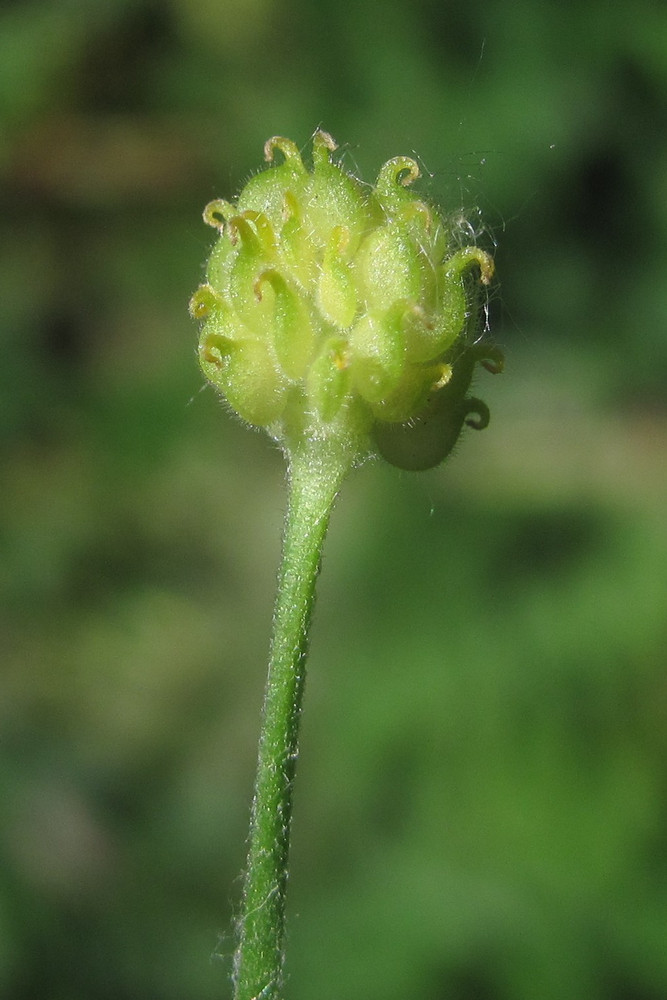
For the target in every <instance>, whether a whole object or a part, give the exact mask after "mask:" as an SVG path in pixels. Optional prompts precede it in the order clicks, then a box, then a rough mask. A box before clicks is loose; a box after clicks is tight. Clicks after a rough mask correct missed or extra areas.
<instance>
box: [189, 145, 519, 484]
mask: <svg viewBox="0 0 667 1000" xmlns="http://www.w3.org/2000/svg"><path fill="white" fill-rule="evenodd" d="M335 149H336V143H335V142H334V140H333V139H332V138H331V136H330V135H329V134H328V133H326V132H323V131H317V132H316V133H315V135H314V137H313V156H312V158H313V166H312V169H311V170H309V169H307V167H306V166H305V165H304V162H303V160H302V157H301V154H300V153H299V150H298V148H297V146H296V145H295V144H294V143H293V142H292V141H291V140H289V139H284V138H280V137H274V138H272V139H269V140H268V142H267V143H266V145H265V150H264V152H265V158H266V160H267V161H268V162H269V164H270V166H269V167H268V168H267V169H266V170H264V171H262V172H260V173H258V174H257V175H255V176H254V177H252V178H251V179H250V181H249V182H248V183H247V184H246V186H245V188H244V189H243V191H242V192H241V195H240V197H239V198H238V201H237V202H236V204H231V203H229V202H226V201H222V200H216V201H213V202H211V203H210V204H209V205H207V206H206V208H205V210H204V220H205V221H206V222H207V223H208V224H209V225H212V226H214V227H215V228H216V229H217V230H218V231H219V233H220V235H219V238H218V241H217V243H216V245H215V246H214V248H213V251H212V253H211V257H210V259H209V262H208V267H207V271H206V282H205V283H204V284H202V285H201V286H200V287H199V288H198V289H197V291H196V292H195V294H194V295H193V297H192V299H191V302H190V312H191V314H192V316H193V317H194V318H196V319H199V320H202V321H203V323H202V329H201V335H200V339H199V360H200V364H201V367H202V370H203V372H204V375H205V376H206V378H207V379H208V380H209V381H210V382H211V383H212V384H213V385H214V386H215V387H216V389H218V390H219V391H220V393H221V394H222V396H223V397H224V398H225V400H226V401H227V403H228V404H229V406H230V407H231V408H232V410H234V411H235V412H236V413H237V414H238V415H239V416H240V417H242V418H243V419H244V420H246V421H248V423H250V424H253V425H255V426H259V427H264V428H266V430H267V431H268V432H269V433H270V434H271V435H272V437H274V438H275V439H276V440H277V441H278V442H279V443H280V444H281V445H282V446H283V447H285V448H286V449H287V450H289V448H290V447H291V446H292V444H293V442H294V441H295V440H298V439H299V437H303V436H304V435H305V436H308V437H310V438H312V439H330V438H332V437H336V436H337V437H340V438H344V439H345V441H346V442H347V445H346V447H348V448H349V449H351V450H353V451H354V452H355V461H359V460H362V459H363V458H365V457H367V455H369V454H372V453H373V452H376V451H379V452H380V453H381V454H382V455H383V456H384V457H385V458H386V459H387V460H388V461H390V462H392V463H393V464H394V465H397V466H399V467H401V468H407V469H425V468H431V467H432V466H434V465H437V464H438V463H439V462H441V461H442V460H443V459H444V458H445V457H446V455H447V454H448V453H449V452H450V451H451V449H452V447H453V446H454V444H455V442H456V440H457V438H458V436H459V434H460V431H461V428H462V426H463V424H464V423H466V422H467V423H469V424H470V425H471V426H474V427H477V428H481V427H485V426H486V425H487V423H488V419H489V413H488V409H487V407H486V406H485V405H484V404H483V403H482V402H481V401H480V400H478V399H475V398H471V397H468V395H467V393H468V389H469V386H470V382H471V378H472V375H473V371H474V368H475V365H476V363H477V362H481V363H482V364H484V365H485V367H487V368H488V369H489V370H490V371H494V372H495V371H500V370H501V369H502V362H503V359H502V355H501V353H500V351H499V350H498V349H497V348H495V347H493V346H489V345H486V344H480V343H475V342H474V337H473V336H471V331H473V332H476V331H477V329H478V327H479V314H480V310H481V307H482V298H481V296H480V294H479V288H480V285H488V284H489V282H490V281H491V278H492V276H493V270H494V268H493V261H492V259H491V257H490V256H489V255H488V254H487V253H485V252H484V251H483V250H481V249H479V248H478V247H476V246H464V247H461V245H460V241H459V242H457V241H456V239H455V238H454V235H453V233H452V232H451V227H449V226H448V224H447V222H446V220H445V219H444V218H443V217H442V216H441V215H440V214H439V213H438V212H437V211H436V210H435V209H434V208H433V207H432V206H431V205H429V204H428V203H427V202H425V201H424V200H422V199H421V198H419V197H418V196H416V195H415V194H413V193H412V191H411V190H410V189H409V188H410V185H411V184H412V182H413V181H415V180H416V179H417V177H418V176H419V168H418V166H417V164H416V162H415V161H414V160H412V159H410V158H408V157H405V156H399V157H395V158H394V159H392V160H389V161H388V162H387V163H385V164H384V166H383V167H382V169H381V170H380V173H379V175H378V178H377V181H376V183H375V186H374V187H370V186H368V185H364V184H362V183H361V182H360V181H359V180H357V179H356V178H355V177H353V176H351V175H350V174H349V173H347V172H346V171H345V170H344V169H343V168H342V167H341V166H340V165H339V164H338V163H337V162H335V161H334V160H333V159H332V153H333V151H334V150H335ZM276 151H279V152H280V154H282V162H280V163H278V164H275V163H274V162H273V161H274V156H275V153H276Z"/></svg>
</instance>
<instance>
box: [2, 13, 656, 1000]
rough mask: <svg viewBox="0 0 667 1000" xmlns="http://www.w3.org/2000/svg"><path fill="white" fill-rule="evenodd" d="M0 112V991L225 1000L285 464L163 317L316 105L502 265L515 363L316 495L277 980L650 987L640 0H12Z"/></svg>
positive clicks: (428, 986)
mask: <svg viewBox="0 0 667 1000" xmlns="http://www.w3.org/2000/svg"><path fill="white" fill-rule="evenodd" d="M0 118H1V125H2V142H1V146H0V201H1V204H2V213H1V220H0V226H1V242H0V254H1V258H2V266H1V267H0V342H1V352H2V357H1V363H0V413H1V421H0V433H1V435H2V444H1V447H2V479H3V485H2V491H1V495H0V510H1V514H2V517H1V522H2V528H1V532H2V534H1V545H0V578H1V585H2V612H1V615H2V639H1V644H2V650H1V655H2V662H1V666H0V713H1V715H0V782H1V788H2V821H1V823H0V996H2V997H3V998H4V1000H34V998H40V1000H106V998H109V1000H112V998H113V1000H172V998H173V1000H177V998H178V1000H184V998H186V997H187V998H188V1000H209V998H211V1000H212V998H218V997H226V996H229V984H228V974H229V969H230V959H229V956H230V954H231V951H232V948H233V942H232V939H231V935H230V927H231V922H232V914H233V909H234V906H235V904H236V902H237V900H238V894H239V888H240V883H239V872H240V871H241V868H242V866H243V862H244V853H245V847H244V841H245V836H246V825H247V817H248V807H249V800H250V792H251V785H252V778H253V772H254V762H255V740H256V735H257V729H258V717H259V709H260V704H261V697H262V689H263V684H264V671H265V658H266V650H267V643H268V634H269V629H270V621H271V607H272V601H273V589H274V580H275V572H276V566H277V559H278V554H279V535H280V527H281V518H282V508H283V502H284V490H283V470H282V461H281V458H280V456H279V454H278V453H277V451H276V449H275V448H274V447H272V446H271V444H270V443H269V442H268V441H267V440H265V439H264V438H262V437H261V436H260V435H257V434H254V433H251V432H250V431H248V430H246V429H244V428H243V427H241V426H240V425H238V424H236V423H234V422H233V421H232V420H231V419H230V418H229V417H227V416H226V414H225V413H224V411H223V409H222V408H221V406H220V405H219V403H218V402H217V401H216V399H215V397H214V394H213V392H212V391H211V390H209V389H205V390H203V391H200V390H202V378H201V376H200V375H199V373H198V370H197V367H196V363H195V354H194V345H195V338H196V331H195V329H194V327H193V324H191V322H190V321H189V319H188V316H187V312H186V305H187V301H188V298H189V295H190V293H191V292H192V291H193V290H194V288H195V287H196V286H197V284H198V282H199V280H200V277H201V274H202V266H203V264H204V261H205V259H206V256H207V252H208V248H209V246H210V245H211V242H212V234H211V231H210V230H208V229H207V228H206V227H205V226H204V225H203V223H202V222H201V215H200V213H201V209H202V208H203V206H204V204H205V203H206V202H207V201H209V200H210V199H211V198H213V197H227V198H229V197H233V196H234V195H235V194H236V193H237V192H238V189H239V187H240V185H241V184H242V183H243V182H244V180H245V179H247V177H248V176H249V174H250V172H251V171H253V170H255V169H257V168H258V167H259V166H260V165H261V151H262V144H263V142H264V140H265V139H266V138H267V137H268V136H271V135H274V134H280V135H286V136H290V137H292V138H294V139H295V140H296V141H297V142H298V143H299V144H300V145H305V144H306V143H307V142H308V139H309V137H310V135H311V134H312V132H313V130H314V128H315V127H316V126H317V125H322V126H323V127H324V128H326V129H327V130H329V131H330V132H331V133H332V134H333V135H334V136H335V137H336V139H337V140H338V141H339V142H340V143H341V144H342V146H343V151H344V152H343V162H344V163H345V164H346V165H347V166H348V167H349V168H350V169H352V170H359V171H360V172H361V175H362V176H364V177H365V178H366V179H368V180H372V179H373V177H374V176H375V172H376V171H377V169H378V168H379V166H380V164H381V163H382V162H383V161H384V160H385V159H387V158H389V157H390V156H394V155H397V154H399V153H407V154H411V155H412V154H415V155H417V156H418V157H419V159H420V162H421V164H422V168H423V174H424V182H423V189H424V190H425V191H426V192H427V194H428V196H429V197H431V198H433V199H434V200H437V201H439V202H440V203H441V204H442V205H443V207H444V208H445V209H446V210H448V211H456V212H458V211H459V210H462V211H464V212H465V213H467V218H468V219H469V220H470V226H471V228H472V230H474V232H475V234H476V236H477V238H478V240H479V242H480V243H481V244H482V245H483V246H485V247H487V248H490V249H493V248H494V247H497V249H496V250H495V255H496V262H497V267H498V273H499V277H500V284H499V288H498V291H497V293H496V294H495V296H494V300H493V301H492V303H491V318H492V324H493V329H494V332H495V337H496V340H497V341H498V343H499V344H500V345H501V346H502V347H503V348H504V349H505V350H506V353H507V374H506V375H504V376H502V377H498V378H495V379H493V378H491V376H489V375H487V374H485V373H483V374H482V375H480V378H479V386H478V391H479V393H480V395H482V396H483V397H484V398H485V399H487V401H488V402H489V403H490V405H491V410H492V423H491V426H490V428H489V429H488V431H486V432H485V433H484V434H481V435H479V436H477V435H473V434H472V433H471V434H470V435H469V437H468V439H467V440H466V442H465V443H464V446H463V447H461V448H460V451H459V453H458V454H457V455H456V456H455V458H454V459H453V460H452V461H451V463H449V464H448V465H447V466H446V467H444V468H441V469H437V470H434V471H433V472H430V473H424V474H418V475H410V474H407V473H400V472H398V471H397V470H395V469H391V468H389V467H382V466H380V465H379V464H377V465H369V466H367V467H365V468H363V469H362V470H361V471H359V472H357V473H356V474H355V475H354V476H353V477H352V478H351V479H350V481H349V483H348V484H347V486H346V488H345V490H344V492H343V495H342V498H341V500H340V502H339V504H338V507H337V509H336V512H335V514H334V518H333V522H332V528H331V534H330V537H329V540H328V545H327V552H326V557H325V564H324V572H323V574H322V576H321V579H320V588H319V602H318V607H317V614H316V622H315V628H314V636H313V642H312V656H311V663H310V676H309V682H308V686H307V692H306V695H307V697H306V706H305V714H304V727H303V748H302V750H303V752H302V760H301V763H300V773H299V780H298V788H297V799H296V811H295V825H294V844H293V865H292V875H291V882H290V901H289V903H290V920H289V947H288V962H287V970H288V973H289V983H288V991H287V992H288V996H289V997H290V1000H312V998H315V997H317V998H318V1000H347V998H357V997H363V998H364V1000H380V998H382V1000H399V998H400V1000H404V998H405V997H419V998H420V1000H534V998H535V997H539V998H540V1000H580V998H581V1000H598V998H599V1000H664V997H665V996H666V995H667V947H666V942H667V843H666V837H665V826H666V821H667V780H666V779H667V769H666V760H667V756H666V750H667V746H666V743H667V737H666V733H667V725H666V723H667V675H666V672H665V648H666V646H667V517H666V512H665V508H666V500H667V406H666V403H665V400H666V396H665V390H666V388H667V333H666V317H667V281H666V279H665V274H666V273H667V147H666V142H665V136H666V129H667V7H666V6H665V4H664V3H662V2H659V0H655V2H651V0H637V2H636V3H634V4H632V5H628V4H623V5H616V6H614V5H610V4H609V3H607V2H606V0H605V2H603V0H580V2H579V3H578V4H576V5H567V4H559V3H556V2H555V0H552V2H545V3H539V4H538V3H530V2H528V0H513V2H512V3H511V4H510V3H506V4H500V3H496V2H494V0H466V2H464V0H444V2H439V3H436V2H435V0H415V2H413V3H410V4H407V3H399V2H398V0H389V2H385V3H383V2H380V0H364V2H363V3H358V4H346V3H343V2H333V3H326V2H323V3H321V4H315V3H313V2H312V0H217V2H216V0H171V2H169V0H153V2H148V0H146V2H142V0H105V2H104V3H103V4H102V3H100V4H96V3H92V2H84V0H58V2H53V0H50V2H44V0H42V2H36V0H21V2H14V3H11V2H5V3H4V4H3V5H2V8H1V9H0Z"/></svg>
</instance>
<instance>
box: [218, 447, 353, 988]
mask: <svg viewBox="0 0 667 1000" xmlns="http://www.w3.org/2000/svg"><path fill="white" fill-rule="evenodd" d="M323 445H324V447H323ZM323 452H324V453H323ZM349 465H350V462H349V461H348V460H346V459H345V458H344V457H343V456H342V455H341V454H340V453H337V452H336V450H335V449H334V451H333V452H331V453H327V450H326V445H325V444H324V442H322V441H320V442H317V443H314V444H313V445H312V446H311V445H310V444H308V445H306V446H304V447H301V448H300V449H298V450H297V451H296V452H292V454H291V455H290V462H289V473H288V489H289V499H288V507H287V514H286V517H285V527H284V535H283V552H282V562H281V567H280V574H279V578H278V592H277V597H276V605H275V612H274V618H273V636H272V642H271V652H270V657H269V673H268V679H267V685H266V693H265V698H264V710H263V716H262V728H261V734H260V741H259V758H258V763H257V777H256V780H255V794H254V799H253V805H252V816H251V821H250V844H249V850H248V862H247V868H246V873H245V883H244V890H243V903H242V911H241V916H240V918H239V921H238V925H237V932H238V947H237V951H236V955H235V959H234V1000H255V998H261V1000H279V998H280V995H281V987H282V966H283V955H284V952H283V939H284V926H285V893H286V889H287V864H288V855H289V840H290V823H291V817H292V785H293V781H294V773H295V768H296V761H297V757H298V736H299V718H300V713H301V702H302V697H303V689H304V682H305V664H306V656H307V647H308V631H309V625H310V619H311V615H312V610H313V603H314V598H315V583H316V579H317V574H318V571H319V565H320V558H321V553H322V545H323V542H324V537H325V535H326V531H327V527H328V523H329V516H330V514H331V509H332V507H333V503H334V500H335V498H336V493H337V492H338V489H339V486H340V483H341V481H342V479H343V477H344V475H345V473H346V472H347V471H348V468H349Z"/></svg>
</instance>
